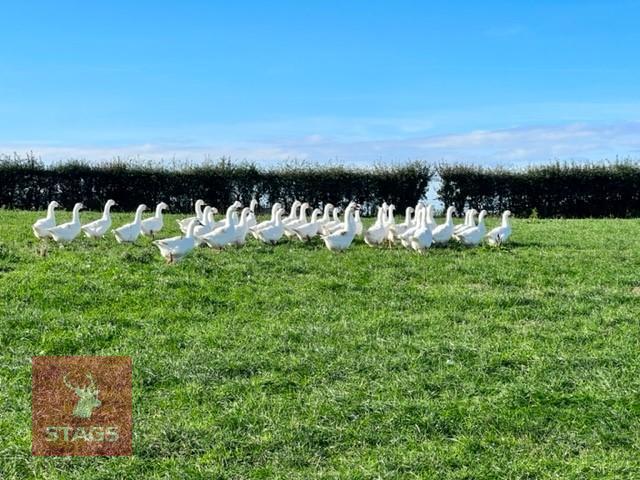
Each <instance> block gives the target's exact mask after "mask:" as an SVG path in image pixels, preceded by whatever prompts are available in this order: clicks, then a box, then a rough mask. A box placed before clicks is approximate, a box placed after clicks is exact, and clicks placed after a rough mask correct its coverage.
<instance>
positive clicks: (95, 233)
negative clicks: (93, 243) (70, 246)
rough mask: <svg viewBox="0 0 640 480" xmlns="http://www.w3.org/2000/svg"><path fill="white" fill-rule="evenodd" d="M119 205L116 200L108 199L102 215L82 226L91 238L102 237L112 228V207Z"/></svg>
mask: <svg viewBox="0 0 640 480" xmlns="http://www.w3.org/2000/svg"><path fill="white" fill-rule="evenodd" d="M114 205H117V203H116V202H115V201H114V200H107V203H105V204H104V211H103V212H102V217H101V218H99V219H98V220H96V221H94V222H91V223H87V224H86V225H83V226H82V231H83V232H84V234H85V235H86V236H87V237H89V238H102V237H103V236H104V234H105V233H107V232H108V231H109V229H110V228H111V207H113V206H114Z"/></svg>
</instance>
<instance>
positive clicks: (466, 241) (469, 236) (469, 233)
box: [456, 210, 487, 247]
mask: <svg viewBox="0 0 640 480" xmlns="http://www.w3.org/2000/svg"><path fill="white" fill-rule="evenodd" d="M486 216H487V211H486V210H482V211H481V212H480V215H478V225H476V226H475V227H471V228H467V229H466V230H463V231H462V232H460V233H458V234H457V235H456V239H457V240H459V241H460V243H462V244H463V245H466V246H468V247H475V246H476V245H478V244H479V243H480V242H481V241H482V237H484V234H485V232H486V228H485V225H484V217H486Z"/></svg>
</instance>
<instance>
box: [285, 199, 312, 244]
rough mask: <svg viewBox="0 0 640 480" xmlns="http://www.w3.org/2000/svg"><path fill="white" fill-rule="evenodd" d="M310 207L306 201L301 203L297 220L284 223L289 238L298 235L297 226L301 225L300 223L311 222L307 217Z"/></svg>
mask: <svg viewBox="0 0 640 480" xmlns="http://www.w3.org/2000/svg"><path fill="white" fill-rule="evenodd" d="M308 209H309V204H308V203H307V202H304V203H303V204H302V205H300V215H299V216H298V218H297V219H296V220H293V221H291V222H287V223H285V224H284V234H285V236H286V237H287V238H293V237H295V236H296V232H295V230H294V229H295V227H299V226H300V225H304V224H306V223H308V222H309V220H308V219H307V210H308Z"/></svg>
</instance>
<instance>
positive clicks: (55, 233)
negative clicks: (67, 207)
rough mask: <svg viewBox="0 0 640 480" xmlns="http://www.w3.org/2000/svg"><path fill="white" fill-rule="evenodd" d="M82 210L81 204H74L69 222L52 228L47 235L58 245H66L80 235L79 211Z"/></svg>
mask: <svg viewBox="0 0 640 480" xmlns="http://www.w3.org/2000/svg"><path fill="white" fill-rule="evenodd" d="M82 208H84V205H83V204H81V203H76V204H75V205H74V206H73V213H72V217H71V221H70V222H67V223H63V224H62V225H58V226H57V227H52V228H50V229H49V234H50V235H51V238H53V239H54V240H55V241H56V242H58V243H68V242H70V241H72V240H73V239H74V238H76V237H77V236H78V234H79V233H80V229H81V226H80V209H82Z"/></svg>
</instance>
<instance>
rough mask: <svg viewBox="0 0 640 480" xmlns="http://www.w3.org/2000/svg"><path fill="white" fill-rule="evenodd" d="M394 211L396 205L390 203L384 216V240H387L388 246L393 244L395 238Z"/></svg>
mask: <svg viewBox="0 0 640 480" xmlns="http://www.w3.org/2000/svg"><path fill="white" fill-rule="evenodd" d="M395 211H396V206H395V205H394V204H393V203H392V204H391V205H389V208H387V216H386V218H385V227H386V234H387V238H386V240H387V241H388V242H389V246H391V245H393V243H394V240H395V233H394V232H395V230H396V217H395V215H394V213H395Z"/></svg>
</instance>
